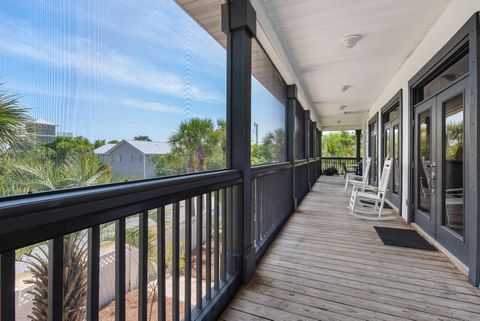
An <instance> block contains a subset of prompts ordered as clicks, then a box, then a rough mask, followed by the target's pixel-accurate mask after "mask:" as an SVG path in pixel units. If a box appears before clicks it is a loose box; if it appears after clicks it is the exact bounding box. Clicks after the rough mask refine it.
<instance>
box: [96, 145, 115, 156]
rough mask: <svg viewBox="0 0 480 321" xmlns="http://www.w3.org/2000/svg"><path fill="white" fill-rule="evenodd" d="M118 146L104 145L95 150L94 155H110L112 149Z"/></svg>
mask: <svg viewBox="0 0 480 321" xmlns="http://www.w3.org/2000/svg"><path fill="white" fill-rule="evenodd" d="M115 145H116V144H105V145H102V146H100V147H98V148H95V149H94V150H93V153H94V154H97V155H103V154H106V153H108V151H110V149H112V148H113V147H114V146H115Z"/></svg>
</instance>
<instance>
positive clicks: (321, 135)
mask: <svg viewBox="0 0 480 321" xmlns="http://www.w3.org/2000/svg"><path fill="white" fill-rule="evenodd" d="M322 138H323V133H322V131H321V130H319V131H318V148H320V153H319V155H320V175H322Z"/></svg>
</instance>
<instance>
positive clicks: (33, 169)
mask: <svg viewBox="0 0 480 321" xmlns="http://www.w3.org/2000/svg"><path fill="white" fill-rule="evenodd" d="M14 168H15V171H14V173H12V174H13V175H12V179H13V180H14V181H15V182H16V184H17V188H18V189H19V190H22V191H30V192H38V191H45V190H55V189H59V188H67V187H74V186H89V185H95V184H100V183H106V182H108V181H109V180H110V175H109V174H108V168H107V167H105V166H104V165H102V164H100V162H99V160H98V158H97V157H96V156H95V155H93V154H84V155H80V156H79V157H78V155H77V157H75V158H72V157H71V156H69V157H67V159H66V160H65V162H62V163H57V162H55V161H53V160H48V161H44V162H39V161H37V160H36V159H33V158H25V159H23V160H22V161H21V162H20V163H17V164H14ZM86 239H87V238H86V233H85V231H80V232H77V233H73V234H69V235H66V236H64V268H63V274H64V294H63V295H64V297H63V301H64V320H70V321H83V319H84V316H85V305H86V300H87V246H86ZM45 247H46V244H45V243H42V244H40V245H38V244H37V245H35V246H31V247H28V248H26V249H21V250H20V251H18V252H17V254H18V256H19V259H21V260H23V261H24V262H25V263H26V265H27V268H28V270H29V272H30V274H31V275H32V278H31V279H29V280H28V281H26V283H29V284H32V285H33V289H32V290H31V291H30V294H31V295H32V296H33V297H34V300H33V308H32V315H31V316H30V319H31V320H32V321H46V320H47V315H46V311H47V310H48V253H47V251H46V249H45ZM34 249H36V251H34Z"/></svg>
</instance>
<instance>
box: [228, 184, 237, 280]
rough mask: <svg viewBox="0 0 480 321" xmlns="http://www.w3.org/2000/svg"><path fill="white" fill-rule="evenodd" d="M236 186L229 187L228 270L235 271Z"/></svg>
mask: <svg viewBox="0 0 480 321" xmlns="http://www.w3.org/2000/svg"><path fill="white" fill-rule="evenodd" d="M234 188H235V186H230V187H229V188H228V191H229V192H228V203H227V205H228V211H227V215H228V218H227V221H228V233H227V237H228V272H229V273H232V272H233V269H234V267H233V192H234Z"/></svg>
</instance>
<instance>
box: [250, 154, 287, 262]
mask: <svg viewBox="0 0 480 321" xmlns="http://www.w3.org/2000/svg"><path fill="white" fill-rule="evenodd" d="M292 183H293V168H292V164H291V163H290V162H285V163H280V164H275V165H267V166H258V167H254V168H252V196H253V202H252V205H253V222H252V223H253V231H254V233H253V234H254V240H253V241H254V242H253V244H254V246H255V252H256V255H257V259H259V258H261V256H262V255H263V253H264V252H265V249H266V248H267V247H268V245H269V244H270V243H271V241H272V240H273V238H274V236H275V235H276V232H277V231H278V230H279V229H280V228H281V227H282V225H283V223H284V222H285V220H286V219H287V218H288V217H289V215H290V214H291V213H292V212H293V209H294V204H293V197H292V196H293V194H292V189H293V184H292Z"/></svg>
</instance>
